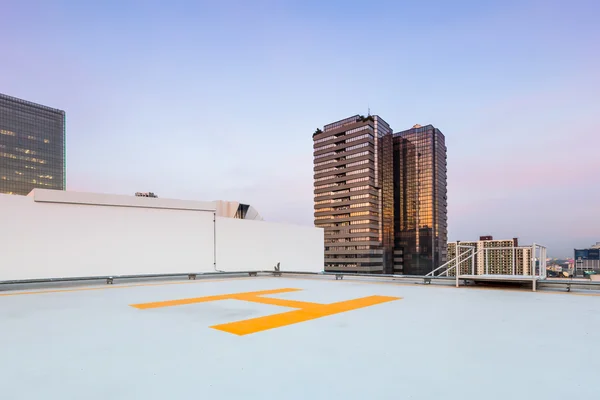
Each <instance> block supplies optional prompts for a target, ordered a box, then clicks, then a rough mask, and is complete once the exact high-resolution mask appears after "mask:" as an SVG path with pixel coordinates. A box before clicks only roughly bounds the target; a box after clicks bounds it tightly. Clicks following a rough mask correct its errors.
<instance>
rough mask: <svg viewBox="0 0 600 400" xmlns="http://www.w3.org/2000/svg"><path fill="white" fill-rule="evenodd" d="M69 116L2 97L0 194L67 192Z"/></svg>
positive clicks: (51, 109)
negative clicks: (40, 191) (51, 190)
mask: <svg viewBox="0 0 600 400" xmlns="http://www.w3.org/2000/svg"><path fill="white" fill-rule="evenodd" d="M65 164H66V162H65V112H64V111H62V110H57V109H54V108H50V107H46V106H42V105H39V104H35V103H31V102H29V101H25V100H21V99H17V98H14V97H11V96H7V95H4V94H0V193H6V194H17V195H27V194H28V193H29V192H31V190H32V189H34V188H43V189H56V190H65V186H66V170H65Z"/></svg>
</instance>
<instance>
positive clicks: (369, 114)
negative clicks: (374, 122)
mask: <svg viewBox="0 0 600 400" xmlns="http://www.w3.org/2000/svg"><path fill="white" fill-rule="evenodd" d="M367 115H368V116H369V117H370V116H371V107H369V105H367Z"/></svg>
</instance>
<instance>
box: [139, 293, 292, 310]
mask: <svg viewBox="0 0 600 400" xmlns="http://www.w3.org/2000/svg"><path fill="white" fill-rule="evenodd" d="M298 290H301V289H291V288H286V289H272V290H260V291H257V292H244V293H230V294H219V295H215V296H204V297H193V298H190V299H180V300H167V301H156V302H152V303H141V304H131V307H135V308H138V309H140V310H147V309H149V308H161V307H174V306H182V305H186V304H195V303H206V302H209V301H218V300H247V299H251V298H252V299H253V298H255V297H256V296H260V295H265V294H277V293H288V292H296V291H298ZM252 301H254V300H252Z"/></svg>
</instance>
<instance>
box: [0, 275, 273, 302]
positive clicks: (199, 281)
mask: <svg viewBox="0 0 600 400" xmlns="http://www.w3.org/2000/svg"><path fill="white" fill-rule="evenodd" d="M265 278H270V277H268V276H265V277H241V278H233V277H232V278H217V279H198V280H192V281H186V282H164V283H139V284H134V285H117V286H113V285H106V286H102V287H84V288H76V289H53V290H36V291H28V292H22V291H14V292H11V293H0V297H6V296H25V295H33V294H46V293H68V292H85V291H89V290H107V289H126V288H134V287H145V286H166V285H186V284H191V283H202V282H223V281H231V280H232V279H234V280H246V279H265Z"/></svg>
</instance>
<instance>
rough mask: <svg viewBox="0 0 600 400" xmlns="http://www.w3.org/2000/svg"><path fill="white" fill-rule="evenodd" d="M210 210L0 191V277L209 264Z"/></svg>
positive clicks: (148, 270) (129, 271) (81, 274)
mask: <svg viewBox="0 0 600 400" xmlns="http://www.w3.org/2000/svg"><path fill="white" fill-rule="evenodd" d="M213 230H214V229H213V213H212V212H206V211H187V210H185V211H183V210H166V209H152V208H135V207H111V206H94V205H80V204H60V203H39V202H34V201H33V199H32V198H31V197H22V196H8V195H0V281H6V280H25V279H46V278H67V277H84V276H105V275H134V274H160V273H181V272H190V271H206V272H208V271H212V270H213V253H214V250H213V249H214V243H213Z"/></svg>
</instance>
